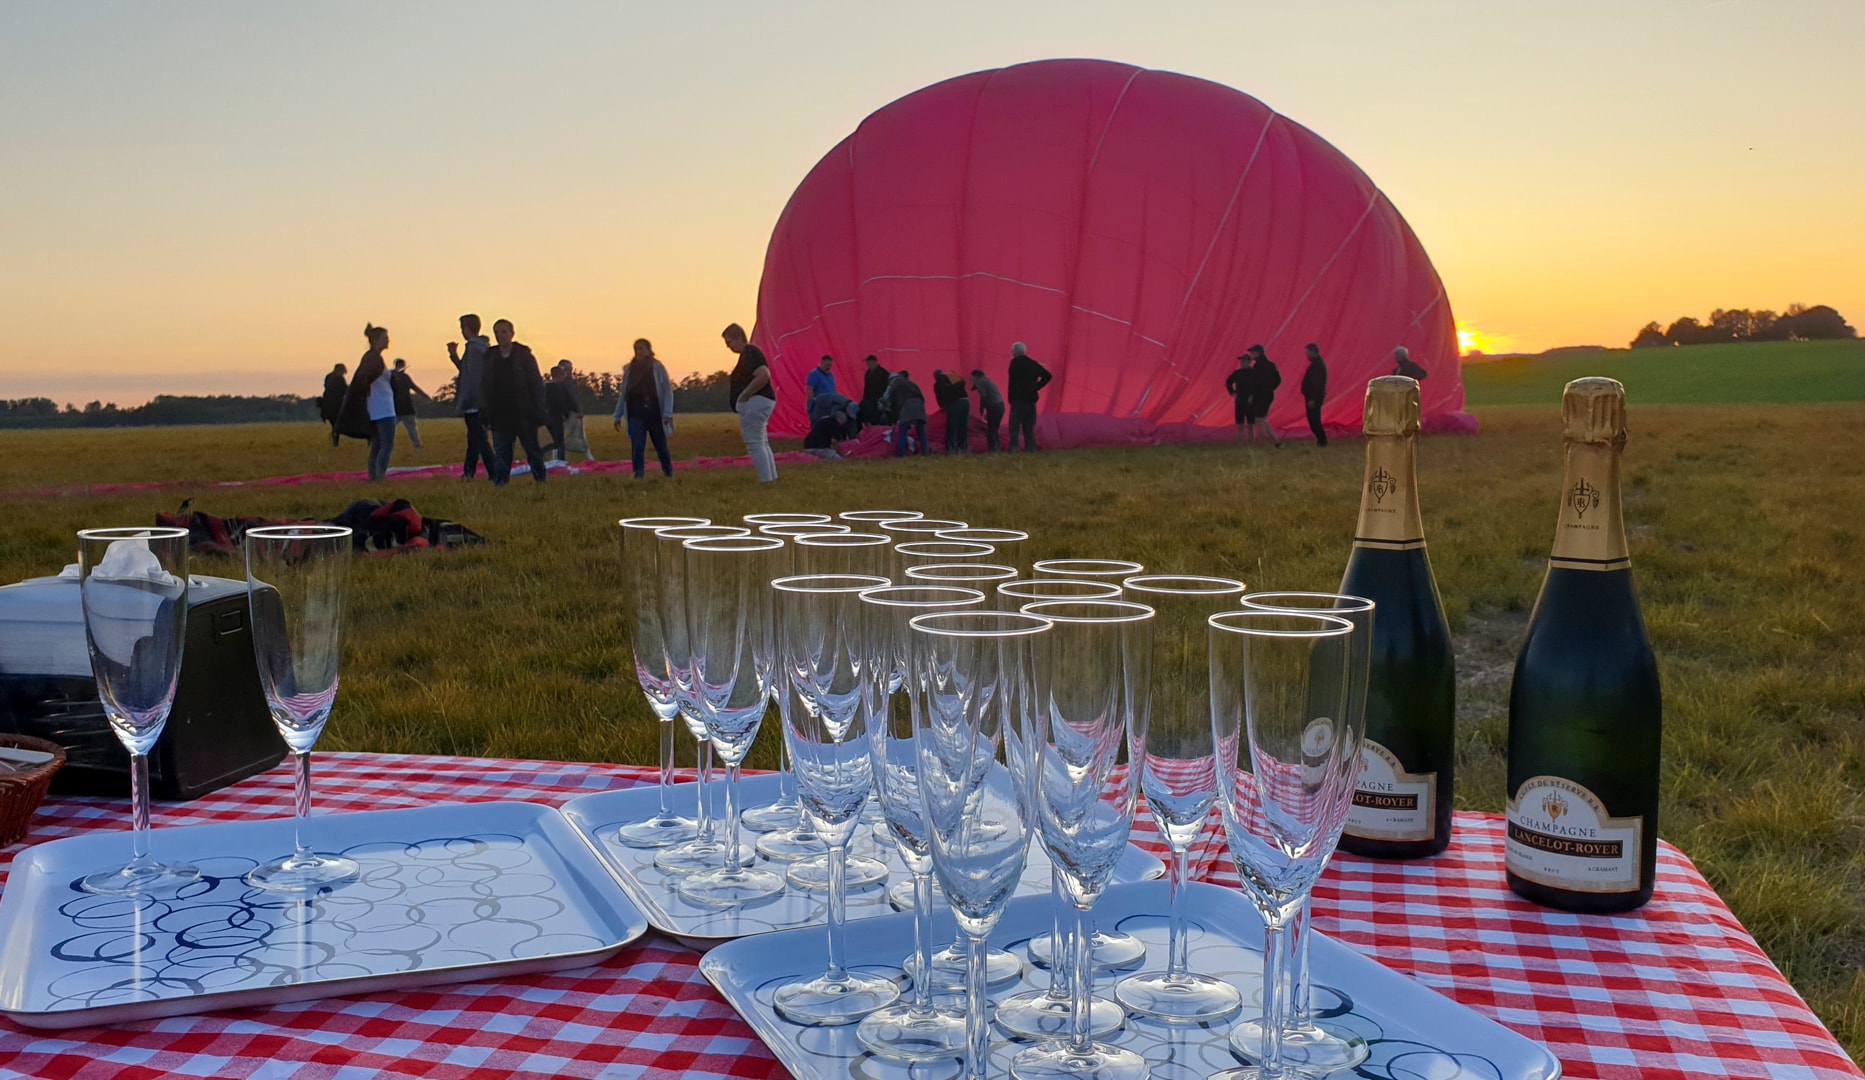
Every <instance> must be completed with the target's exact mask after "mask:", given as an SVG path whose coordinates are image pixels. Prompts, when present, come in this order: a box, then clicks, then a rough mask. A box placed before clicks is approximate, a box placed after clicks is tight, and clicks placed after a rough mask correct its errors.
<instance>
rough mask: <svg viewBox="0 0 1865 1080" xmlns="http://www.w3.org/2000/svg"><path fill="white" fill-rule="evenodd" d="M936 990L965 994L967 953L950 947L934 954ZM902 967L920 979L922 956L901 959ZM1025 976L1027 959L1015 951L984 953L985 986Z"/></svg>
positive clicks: (934, 986)
mask: <svg viewBox="0 0 1865 1080" xmlns="http://www.w3.org/2000/svg"><path fill="white" fill-rule="evenodd" d="M932 959H933V974H932V985H933V989H934V990H935V991H937V992H940V993H948V994H962V993H964V992H965V965H966V963H967V961H966V958H965V952H964V950H962V949H955V948H953V947H952V946H947V947H946V948H945V949H943V950H941V951H939V952H936V953H933V958H932ZM900 966H901V968H902V969H903V970H905V971H906V973H907V977H908V978H910V979H918V978H919V972H920V958H919V957H917V956H909V957H907V958H906V959H905V960H903V961H901V964H900ZM1022 976H1023V961H1021V960H1019V959H1017V957H1016V954H1015V953H1007V952H1005V951H1004V950H1002V949H986V950H985V952H984V985H986V986H1002V985H1004V984H1005V983H1012V982H1016V981H1017V980H1018V979H1019V978H1022Z"/></svg>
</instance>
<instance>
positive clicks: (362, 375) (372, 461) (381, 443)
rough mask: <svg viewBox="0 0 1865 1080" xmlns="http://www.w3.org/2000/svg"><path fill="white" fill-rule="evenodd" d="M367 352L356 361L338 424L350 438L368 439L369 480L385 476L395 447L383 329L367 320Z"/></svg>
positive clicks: (393, 400)
mask: <svg viewBox="0 0 1865 1080" xmlns="http://www.w3.org/2000/svg"><path fill="white" fill-rule="evenodd" d="M363 338H364V340H366V341H368V342H369V351H368V352H366V353H364V354H363V358H362V359H361V360H358V361H357V362H356V377H355V378H354V379H351V380H350V388H349V389H348V390H346V391H345V392H344V394H343V410H342V412H341V413H340V414H339V416H338V418H337V423H338V426H339V427H340V428H341V429H342V431H343V433H344V434H345V435H348V436H349V437H351V438H353V439H368V440H369V479H370V480H371V481H375V480H380V479H382V478H383V477H384V476H386V475H388V471H389V454H390V453H392V452H393V451H394V449H395V393H394V391H393V389H392V388H391V387H390V386H389V380H388V365H387V364H384V363H383V362H382V352H383V350H384V349H387V348H388V347H389V332H388V330H387V329H386V328H384V327H380V326H377V325H375V324H374V323H370V324H369V325H368V326H365V327H363Z"/></svg>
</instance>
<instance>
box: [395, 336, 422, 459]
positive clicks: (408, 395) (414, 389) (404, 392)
mask: <svg viewBox="0 0 1865 1080" xmlns="http://www.w3.org/2000/svg"><path fill="white" fill-rule="evenodd" d="M389 388H390V389H391V390H392V391H393V392H394V394H395V422H396V423H398V424H400V425H401V426H402V430H403V431H406V432H407V433H408V442H409V443H410V444H411V445H412V446H413V447H414V448H415V449H416V450H419V449H421V432H420V430H419V429H418V428H416V427H415V422H414V396H415V395H416V394H420V395H421V396H422V397H426V396H427V391H425V390H423V389H421V388H420V387H418V386H416V385H415V384H414V378H413V377H412V376H410V375H409V374H408V361H406V360H403V359H402V358H401V357H399V356H397V357H396V358H395V368H394V370H393V371H390V372H389Z"/></svg>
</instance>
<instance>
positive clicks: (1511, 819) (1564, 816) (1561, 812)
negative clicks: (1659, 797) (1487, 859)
mask: <svg viewBox="0 0 1865 1080" xmlns="http://www.w3.org/2000/svg"><path fill="white" fill-rule="evenodd" d="M1507 817H1508V835H1507V837H1506V839H1505V840H1504V842H1503V863H1504V865H1506V866H1507V867H1508V869H1509V872H1510V873H1512V874H1514V875H1515V876H1516V877H1519V878H1523V879H1525V880H1528V881H1532V882H1534V883H1536V884H1537V885H1546V886H1547V887H1549V888H1551V889H1566V890H1568V891H1570V892H1588V893H1620V892H1634V891H1636V890H1637V889H1638V888H1639V887H1640V886H1641V885H1642V884H1643V883H1642V882H1641V881H1640V880H1639V853H1640V851H1641V850H1642V849H1641V847H1640V843H1639V842H1640V841H1641V840H1642V839H1643V838H1644V831H1645V819H1644V818H1643V817H1624V818H1617V817H1613V816H1612V815H1611V814H1609V813H1607V812H1606V806H1605V804H1604V803H1602V802H1600V800H1599V799H1598V798H1597V797H1596V796H1595V795H1594V794H1593V793H1592V792H1591V791H1588V790H1587V789H1586V788H1585V787H1584V786H1583V785H1580V784H1576V783H1573V782H1572V781H1569V780H1563V779H1561V778H1560V777H1558V776H1535V777H1531V778H1529V779H1528V780H1525V781H1523V782H1522V786H1521V787H1519V788H1517V789H1516V791H1515V796H1514V797H1513V798H1511V799H1510V800H1509V807H1508V814H1507Z"/></svg>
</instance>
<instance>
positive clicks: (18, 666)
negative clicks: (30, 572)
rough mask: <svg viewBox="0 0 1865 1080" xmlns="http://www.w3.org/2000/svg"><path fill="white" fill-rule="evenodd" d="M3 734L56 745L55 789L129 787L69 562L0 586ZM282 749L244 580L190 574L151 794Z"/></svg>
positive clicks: (176, 789) (257, 762)
mask: <svg viewBox="0 0 1865 1080" xmlns="http://www.w3.org/2000/svg"><path fill="white" fill-rule="evenodd" d="M0 731H8V732H17V733H19V734H22V735H33V736H37V737H38V738H41V739H50V740H51V741H53V742H55V743H57V744H59V745H60V746H62V747H64V748H65V754H66V757H67V761H66V763H65V767H64V768H63V769H61V770H60V771H59V773H58V775H57V776H56V777H54V778H53V780H52V790H53V791H54V792H58V793H63V794H69V795H123V796H127V795H128V794H129V753H128V752H127V751H125V750H124V749H123V744H122V743H120V742H118V741H117V737H116V735H115V734H113V733H112V732H111V730H110V722H109V721H108V720H106V719H105V718H104V710H103V706H102V705H100V704H99V703H98V700H97V684H96V682H95V681H94V680H93V679H92V677H91V659H90V650H89V647H88V646H87V644H86V643H85V640H84V609H83V606H82V604H81V602H80V600H79V598H78V568H77V567H76V566H67V567H66V568H65V572H64V573H62V574H60V575H58V576H57V577H43V578H32V579H30V580H27V581H22V582H20V583H18V584H16V585H7V586H0ZM284 757H285V743H284V741H283V740H282V739H280V738H279V735H278V730H277V729H276V728H274V727H273V726H272V718H271V715H270V713H269V712H268V711H267V709H266V703H265V692H264V691H263V690H262V689H260V686H259V665H258V662H257V661H256V660H255V659H254V657H253V639H252V628H251V626H250V625H249V619H248V615H247V606H246V582H244V581H233V580H230V579H227V578H216V577H200V576H196V577H191V578H189V579H188V628H187V640H186V642H185V644H184V645H183V646H182V656H181V677H180V679H179V680H178V682H177V685H176V690H175V707H174V710H173V711H172V712H171V713H170V714H169V717H168V724H167V726H166V727H164V728H163V730H162V737H161V739H159V740H157V742H156V744H155V749H154V750H152V751H150V754H149V790H150V794H151V795H152V796H154V797H155V798H158V799H171V800H186V799H193V798H197V797H199V796H201V795H205V794H207V793H208V792H210V791H214V790H216V789H218V788H223V787H225V786H227V785H228V784H231V783H233V782H234V781H237V780H243V779H245V778H246V777H248V776H251V775H253V774H254V773H258V772H264V771H265V770H267V769H270V768H272V767H273V766H274V765H277V764H278V763H279V762H280V761H282V760H284Z"/></svg>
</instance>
